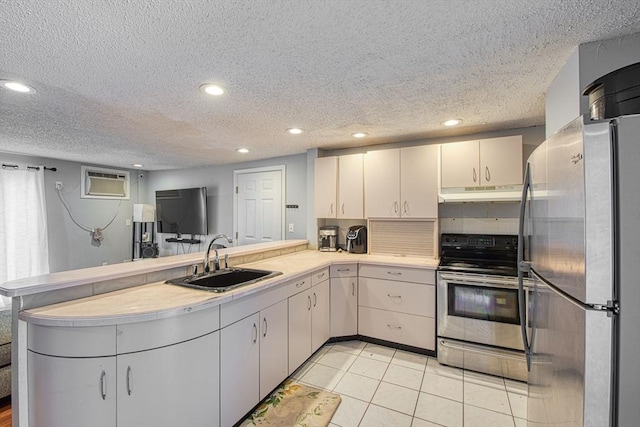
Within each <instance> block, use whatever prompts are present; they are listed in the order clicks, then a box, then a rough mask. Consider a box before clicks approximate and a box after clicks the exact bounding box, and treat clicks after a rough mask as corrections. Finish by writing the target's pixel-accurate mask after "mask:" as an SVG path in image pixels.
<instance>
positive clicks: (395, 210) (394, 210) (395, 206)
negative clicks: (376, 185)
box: [393, 200, 398, 214]
mask: <svg viewBox="0 0 640 427" xmlns="http://www.w3.org/2000/svg"><path fill="white" fill-rule="evenodd" d="M393 213H395V214H397V213H398V201H397V200H396V201H395V202H393Z"/></svg>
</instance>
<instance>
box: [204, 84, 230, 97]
mask: <svg viewBox="0 0 640 427" xmlns="http://www.w3.org/2000/svg"><path fill="white" fill-rule="evenodd" d="M200 90H201V91H203V92H204V93H206V94H207V95H213V96H220V95H223V94H224V93H225V90H224V88H223V87H222V86H218V85H214V84H211V83H206V84H203V85H202V86H200Z"/></svg>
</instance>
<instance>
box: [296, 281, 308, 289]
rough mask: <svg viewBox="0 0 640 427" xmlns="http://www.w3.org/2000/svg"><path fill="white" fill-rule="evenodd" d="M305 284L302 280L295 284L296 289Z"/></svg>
mask: <svg viewBox="0 0 640 427" xmlns="http://www.w3.org/2000/svg"><path fill="white" fill-rule="evenodd" d="M305 282H306V280H303V281H302V282H298V283H296V288H299V287H302V286H304V284H305Z"/></svg>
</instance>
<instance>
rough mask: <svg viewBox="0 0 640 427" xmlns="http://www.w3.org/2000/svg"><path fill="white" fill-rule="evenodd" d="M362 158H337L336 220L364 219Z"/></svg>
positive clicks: (349, 156)
mask: <svg viewBox="0 0 640 427" xmlns="http://www.w3.org/2000/svg"><path fill="white" fill-rule="evenodd" d="M363 156H364V155H363V154H350V155H348V156H340V157H338V218H352V219H361V218H364V160H363Z"/></svg>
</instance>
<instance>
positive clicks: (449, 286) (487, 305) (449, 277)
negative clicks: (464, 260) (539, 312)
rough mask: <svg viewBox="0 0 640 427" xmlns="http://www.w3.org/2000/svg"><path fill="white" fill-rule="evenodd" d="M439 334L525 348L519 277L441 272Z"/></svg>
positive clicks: (439, 283) (513, 347)
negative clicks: (519, 302)
mask: <svg viewBox="0 0 640 427" xmlns="http://www.w3.org/2000/svg"><path fill="white" fill-rule="evenodd" d="M437 299H438V306H437V307H438V336H440V337H444V338H452V339H456V340H460V341H466V342H471V343H478V344H485V345H491V346H496V347H503V348H509V349H514V350H523V345H522V335H521V332H520V315H519V310H518V281H517V278H515V277H503V276H485V275H479V274H471V273H449V272H445V271H439V272H438V280H437Z"/></svg>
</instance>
